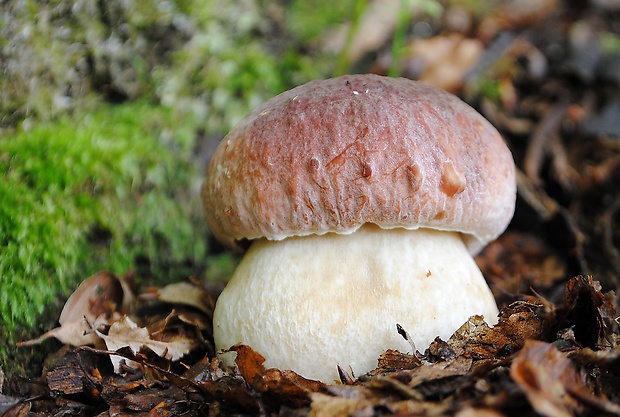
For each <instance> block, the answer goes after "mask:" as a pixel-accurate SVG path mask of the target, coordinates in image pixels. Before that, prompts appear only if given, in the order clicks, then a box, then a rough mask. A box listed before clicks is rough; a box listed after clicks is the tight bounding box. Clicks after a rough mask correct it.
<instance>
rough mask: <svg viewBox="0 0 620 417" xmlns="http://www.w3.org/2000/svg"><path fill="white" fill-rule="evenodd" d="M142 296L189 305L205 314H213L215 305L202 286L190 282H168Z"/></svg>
mask: <svg viewBox="0 0 620 417" xmlns="http://www.w3.org/2000/svg"><path fill="white" fill-rule="evenodd" d="M142 297H144V298H157V299H158V300H159V301H162V302H165V303H171V304H182V305H187V306H191V307H194V308H197V309H198V310H200V311H202V312H203V313H205V314H207V315H211V314H213V308H214V305H215V301H214V300H213V297H212V296H211V294H210V293H209V292H208V291H207V290H206V289H205V288H204V287H203V286H201V285H196V284H194V283H190V282H177V283H173V284H169V285H166V286H165V287H163V288H161V289H154V290H152V291H150V292H149V293H146V294H144V295H143V296H142Z"/></svg>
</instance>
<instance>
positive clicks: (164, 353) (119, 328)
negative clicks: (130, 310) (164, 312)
mask: <svg viewBox="0 0 620 417" xmlns="http://www.w3.org/2000/svg"><path fill="white" fill-rule="evenodd" d="M95 332H96V333H97V335H98V336H99V337H100V338H101V339H103V341H104V342H105V344H106V346H107V348H108V349H109V350H113V351H115V350H118V349H120V348H123V347H129V348H130V349H131V350H132V352H133V353H138V352H139V351H140V350H141V349H143V348H148V349H150V350H151V351H153V352H155V353H156V354H157V355H159V356H161V357H165V358H167V359H169V360H172V361H175V360H178V359H180V358H182V357H183V356H184V355H186V354H187V353H189V352H190V351H191V350H192V349H193V348H194V347H195V346H196V344H197V342H198V341H197V340H195V339H191V338H187V337H184V336H183V335H179V337H176V338H174V339H171V340H169V341H166V342H163V341H159V340H154V339H153V338H151V335H150V333H149V331H148V329H147V328H145V327H139V326H138V325H137V324H136V323H134V322H133V321H132V320H131V319H130V318H129V317H127V316H124V317H123V318H122V319H121V320H119V321H117V322H115V323H113V324H112V326H110V330H109V331H108V334H103V333H102V332H100V331H98V330H95ZM110 359H111V360H112V363H113V364H114V369H115V371H116V372H120V370H121V368H120V364H121V360H123V359H122V358H121V357H119V356H117V355H112V356H111V357H110Z"/></svg>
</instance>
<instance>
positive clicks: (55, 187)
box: [0, 0, 355, 374]
mask: <svg viewBox="0 0 620 417" xmlns="http://www.w3.org/2000/svg"><path fill="white" fill-rule="evenodd" d="M354 2H355V0H346V1H343V2H338V3H334V2H331V1H328V0H312V1H302V0H293V1H278V0H273V1H259V0H239V1H234V2H222V1H217V0H193V1H186V0H143V1H142V0H141V1H138V0H53V1H49V2H40V1H37V0H14V1H11V2H5V3H3V6H2V7H0V172H1V173H2V175H3V180H2V181H0V201H2V204H0V285H1V289H0V316H1V317H0V340H2V341H3V343H2V344H0V369H1V368H4V370H5V371H8V372H9V374H10V373H11V370H14V369H18V368H19V369H20V372H21V370H22V369H21V368H23V367H24V366H28V365H34V366H35V367H36V366H37V365H36V364H33V363H27V361H26V360H25V359H24V357H29V358H33V357H36V356H33V355H35V354H36V348H35V349H34V351H35V352H34V353H33V350H32V349H30V348H29V349H22V350H18V351H17V352H15V350H14V347H13V344H14V342H15V341H17V340H23V339H25V338H28V337H32V336H34V335H35V334H37V333H39V332H42V331H44V330H47V329H49V328H50V327H52V326H53V325H54V322H55V321H56V319H57V317H58V313H59V311H60V308H61V306H62V302H63V300H64V299H65V297H66V296H67V295H68V294H69V293H70V292H71V291H72V290H73V289H74V288H75V287H76V285H77V284H78V283H79V281H80V280H82V279H84V278H86V277H87V276H89V275H90V274H91V273H93V272H95V271H97V270H99V269H108V270H111V271H113V272H115V273H118V274H122V273H124V272H125V271H126V270H128V269H130V268H132V269H135V270H136V271H137V276H138V278H140V279H147V280H149V281H160V282H161V281H164V280H168V281H170V280H173V279H184V278H187V276H189V275H190V274H194V273H202V274H203V275H202V278H205V277H209V278H223V277H226V276H227V274H228V273H230V270H231V268H233V267H234V264H235V262H236V258H235V257H234V256H231V255H230V254H219V253H217V252H208V251H207V241H208V240H207V233H208V231H207V230H206V226H205V225H204V218H203V214H202V207H201V203H200V201H199V196H198V189H199V186H200V182H201V177H202V170H203V169H204V164H205V162H204V158H206V157H207V155H208V152H205V151H204V149H203V148H204V147H205V146H204V143H203V142H204V141H205V138H206V139H211V140H213V138H216V139H217V138H219V137H221V136H222V135H223V133H225V132H226V131H227V130H228V129H230V127H232V125H234V124H235V123H236V122H237V121H238V120H239V119H240V118H241V117H243V116H244V115H245V114H246V113H248V112H249V111H250V110H252V109H253V108H254V107H256V106H257V105H259V104H260V103H261V102H263V101H265V100H267V99H268V98H269V97H271V96H273V95H275V94H277V93H279V92H281V91H283V90H286V89H288V88H291V87H292V86H294V85H297V84H301V83H304V82H306V81H308V80H310V79H313V78H324V77H327V76H329V75H330V74H331V72H332V71H333V68H334V65H335V64H334V62H335V60H334V59H333V57H330V56H327V55H326V54H325V53H324V52H322V51H321V50H320V49H319V48H320V44H321V42H318V41H317V40H318V39H319V38H320V37H321V36H324V35H325V33H326V31H328V30H329V29H330V27H331V26H332V25H335V24H337V23H340V22H344V21H347V20H348V19H349V18H350V15H351V13H352V8H353V4H354ZM20 355H21V356H20ZM37 361H38V360H37ZM37 363H38V366H40V365H41V363H40V361H39V362H37Z"/></svg>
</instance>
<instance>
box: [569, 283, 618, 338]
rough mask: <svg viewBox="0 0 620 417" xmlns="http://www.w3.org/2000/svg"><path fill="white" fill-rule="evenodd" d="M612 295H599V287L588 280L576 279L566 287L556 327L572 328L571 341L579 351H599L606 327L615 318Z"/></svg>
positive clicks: (610, 293) (613, 296) (613, 297)
mask: <svg viewBox="0 0 620 417" xmlns="http://www.w3.org/2000/svg"><path fill="white" fill-rule="evenodd" d="M614 299H615V294H614V292H613V291H609V292H608V293H606V294H603V292H602V291H601V284H600V283H599V282H598V281H594V279H593V278H592V277H591V276H581V275H580V276H577V277H574V278H572V279H571V280H570V281H569V282H568V284H567V285H566V295H565V303H564V307H563V310H564V311H563V312H562V317H563V318H564V319H563V320H562V321H560V327H565V328H568V327H570V328H572V330H573V332H574V334H575V339H576V341H577V342H579V343H580V344H581V346H583V347H590V348H601V347H603V346H606V345H608V342H607V341H606V339H605V336H606V333H607V330H608V325H607V322H612V321H613V320H614V319H615V318H616V315H617V310H616V308H615V306H614Z"/></svg>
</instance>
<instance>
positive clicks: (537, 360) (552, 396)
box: [510, 340, 584, 417]
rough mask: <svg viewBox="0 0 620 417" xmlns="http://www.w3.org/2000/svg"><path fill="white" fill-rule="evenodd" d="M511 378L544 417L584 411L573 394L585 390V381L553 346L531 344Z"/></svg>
mask: <svg viewBox="0 0 620 417" xmlns="http://www.w3.org/2000/svg"><path fill="white" fill-rule="evenodd" d="M510 376H511V377H512V379H513V380H514V381H515V382H516V383H517V385H519V387H521V389H522V390H523V391H524V392H525V394H526V396H527V398H528V401H529V402H530V405H531V406H532V407H533V408H534V410H536V412H538V413H539V414H541V415H543V416H553V417H556V416H557V417H562V416H565V417H570V416H572V415H573V414H574V412H576V411H578V410H579V409H580V407H579V404H578V402H577V401H576V400H575V399H574V398H573V397H571V396H570V395H569V392H571V391H581V390H583V388H582V386H583V384H584V379H583V378H582V377H581V375H580V374H579V373H578V372H577V370H576V369H575V367H574V366H573V364H572V363H571V361H570V360H568V359H567V358H566V356H565V355H564V354H563V353H562V352H560V351H559V350H558V349H556V348H555V347H554V346H553V345H551V344H549V343H545V342H540V341H534V340H528V341H527V342H526V343H525V346H524V347H523V349H522V350H521V351H520V352H519V354H518V356H517V357H516V358H515V360H514V361H513V363H512V366H511V367H510Z"/></svg>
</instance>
